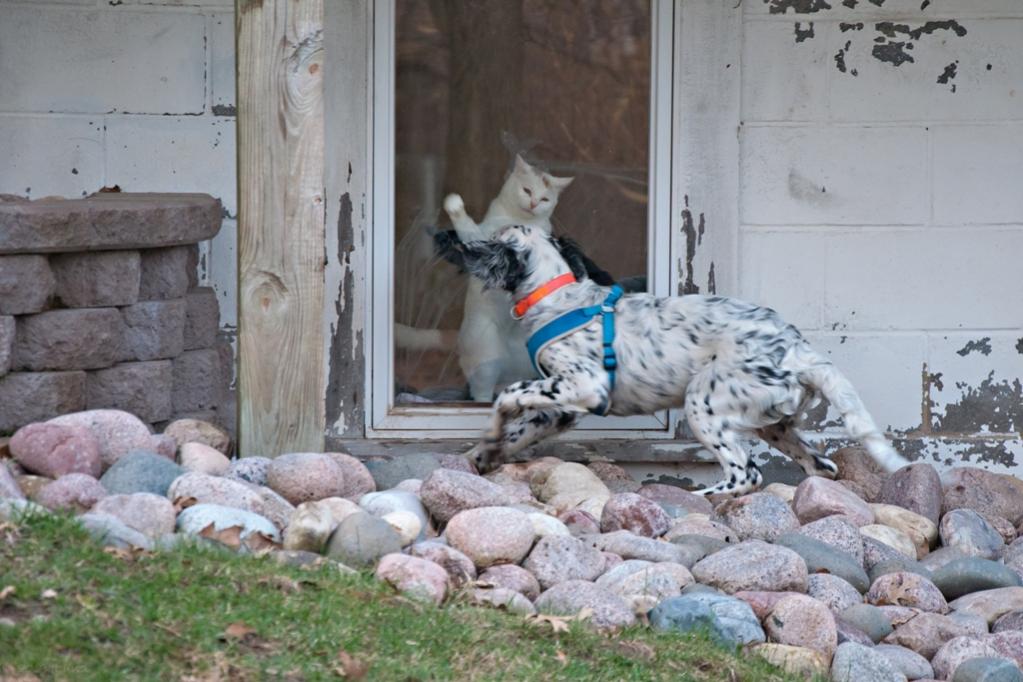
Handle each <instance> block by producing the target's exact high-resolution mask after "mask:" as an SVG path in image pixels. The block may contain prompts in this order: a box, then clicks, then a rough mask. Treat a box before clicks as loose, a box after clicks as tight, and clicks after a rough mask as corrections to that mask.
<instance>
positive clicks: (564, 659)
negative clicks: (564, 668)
mask: <svg viewBox="0 0 1023 682" xmlns="http://www.w3.org/2000/svg"><path fill="white" fill-rule="evenodd" d="M554 657H555V658H557V659H558V661H559V662H560V663H561V665H568V656H567V655H566V654H565V652H564V651H562V650H561V649H558V651H557V653H555V654H554Z"/></svg>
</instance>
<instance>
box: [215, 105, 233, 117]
mask: <svg viewBox="0 0 1023 682" xmlns="http://www.w3.org/2000/svg"><path fill="white" fill-rule="evenodd" d="M213 115H214V116H237V115H238V109H237V107H235V106H234V105H232V104H214V105H213Z"/></svg>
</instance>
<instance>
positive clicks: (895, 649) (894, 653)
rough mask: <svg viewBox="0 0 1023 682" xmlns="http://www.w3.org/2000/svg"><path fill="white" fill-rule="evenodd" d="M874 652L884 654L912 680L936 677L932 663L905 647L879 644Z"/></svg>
mask: <svg viewBox="0 0 1023 682" xmlns="http://www.w3.org/2000/svg"><path fill="white" fill-rule="evenodd" d="M874 651H876V652H878V653H879V654H884V656H885V658H887V659H888V660H889V661H891V662H892V665H894V666H895V667H896V668H898V669H899V671H901V672H902V674H903V675H905V676H906V677H908V678H909V679H911V680H924V679H930V678H933V677H934V668H932V667H931V663H930V661H928V660H927V659H926V658H924V657H923V656H921V655H920V654H918V653H917V652H915V651H913V650H912V649H907V648H906V647H904V646H898V645H895V644H878V645H877V646H876V647H874Z"/></svg>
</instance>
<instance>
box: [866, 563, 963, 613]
mask: <svg viewBox="0 0 1023 682" xmlns="http://www.w3.org/2000/svg"><path fill="white" fill-rule="evenodd" d="M866 598H867V601H868V602H869V603H871V604H874V605H877V606H880V605H884V604H892V605H895V606H909V607H911V608H915V609H920V610H921V611H929V612H931V613H948V604H947V603H946V602H945V598H944V597H943V596H942V595H941V591H940V590H939V589H938V588H937V587H936V586H935V585H934V583H932V582H931V581H930V580H928V579H927V578H925V577H923V576H921V575H917V574H916V573H907V572H898V573H889V574H887V575H883V576H881V577H880V578H878V579H877V580H875V581H874V584H873V585H871V586H870V591H869V592H867V596H866Z"/></svg>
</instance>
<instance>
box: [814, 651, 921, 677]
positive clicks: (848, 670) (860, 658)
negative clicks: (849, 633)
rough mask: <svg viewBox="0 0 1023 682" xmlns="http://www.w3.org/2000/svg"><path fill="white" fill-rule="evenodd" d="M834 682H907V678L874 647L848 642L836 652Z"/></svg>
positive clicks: (832, 674)
mask: <svg viewBox="0 0 1023 682" xmlns="http://www.w3.org/2000/svg"><path fill="white" fill-rule="evenodd" d="M831 679H832V682H906V676H905V675H904V674H902V671H901V670H899V669H898V668H897V667H896V666H895V665H894V664H893V663H892V662H891V661H890V660H889V659H888V658H887V657H886V656H885V655H884V654H882V653H880V652H877V651H875V650H874V649H873V647H866V646H863V645H862V644H854V643H853V642H846V643H845V644H842V645H840V646H839V647H838V649H836V650H835V658H834V660H832V662H831Z"/></svg>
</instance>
